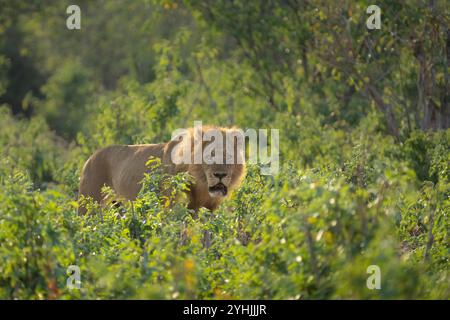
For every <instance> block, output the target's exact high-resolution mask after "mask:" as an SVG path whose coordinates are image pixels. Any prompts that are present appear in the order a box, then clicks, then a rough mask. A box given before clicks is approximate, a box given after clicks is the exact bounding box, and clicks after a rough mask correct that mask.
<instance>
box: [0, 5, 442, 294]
mask: <svg viewBox="0 0 450 320" xmlns="http://www.w3.org/2000/svg"><path fill="white" fill-rule="evenodd" d="M73 2H74V1H57V2H55V1H50V0H46V1H39V2H36V3H34V2H33V1H31V2H30V1H12V0H0V8H1V11H0V104H1V106H0V157H1V159H0V298H6V299H12V298H19V299H20V298H31V299H44V298H57V299H64V298H92V299H94V298H169V299H171V298H247V299H248V298H266V299H272V298H273V299H288V298H292V299H312V298H385V299H398V298H439V299H448V298H449V293H450V292H449V290H450V288H449V286H448V265H449V261H448V260H449V252H448V250H449V244H448V228H449V220H448V215H449V212H450V130H449V125H450V106H449V92H450V90H449V73H448V71H449V65H448V62H449V58H450V56H449V55H450V53H449V52H450V31H449V25H450V21H449V8H448V4H447V3H446V1H443V0H442V1H438V0H436V1H424V0H412V1H398V2H396V3H392V2H386V3H384V2H383V3H380V4H379V6H380V7H381V10H382V14H381V29H380V30H368V29H367V28H366V19H367V18H368V16H369V14H367V13H366V8H367V7H368V6H369V5H370V4H371V3H369V2H367V1H330V0H319V1H296V0H281V1H272V0H267V1H244V0H242V1H241V0H234V1H217V0H214V1H212V0H211V1H209V0H208V1H197V0H186V1H184V2H180V1H166V0H163V1H158V0H136V1H119V0H117V1H116V0H104V1H103V0H99V1H88V0H79V1H76V3H77V4H78V5H79V6H80V8H81V30H68V29H67V28H66V18H67V14H66V8H67V6H68V5H69V4H73ZM194 120H202V121H203V122H204V123H209V124H215V125H222V126H231V125H236V126H240V127H242V128H244V129H246V128H255V129H259V128H265V129H279V130H280V165H281V166H280V172H279V174H277V175H275V176H273V177H271V176H263V175H261V174H260V171H259V168H258V166H250V167H249V169H248V173H247V177H246V179H245V182H244V184H243V186H242V187H241V188H240V189H239V190H237V191H236V192H235V193H234V194H233V196H232V197H231V198H230V199H229V200H227V201H226V202H225V203H224V204H223V205H222V206H221V207H220V209H219V210H218V211H217V212H215V213H214V214H211V213H209V212H207V211H206V210H205V211H201V212H200V213H199V217H198V219H193V218H192V215H191V214H190V212H189V211H188V210H187V208H185V207H184V206H183V205H181V204H180V205H177V206H175V207H169V206H167V205H166V203H167V201H165V200H164V201H163V200H161V198H160V193H159V187H158V186H159V185H160V181H161V180H162V179H165V180H168V181H169V183H171V184H172V185H173V186H174V188H175V189H176V190H179V191H180V192H182V190H184V189H185V188H186V187H187V186H188V180H187V179H188V177H186V176H183V175H180V176H177V177H173V178H170V177H165V176H163V175H161V174H154V175H151V176H148V177H147V178H146V179H145V183H144V188H143V189H142V192H141V194H140V196H139V198H138V199H137V200H136V201H135V202H134V203H133V205H130V206H125V207H122V208H116V207H114V206H113V207H111V208H107V209H105V210H103V213H102V214H99V213H98V211H99V210H98V208H97V207H96V206H95V204H91V211H92V214H90V215H86V216H78V215H77V213H76V207H77V203H76V193H77V184H78V176H79V172H80V168H81V166H82V164H83V162H84V161H85V160H86V159H87V157H88V156H89V155H90V154H91V153H92V152H93V151H94V150H95V149H97V148H99V147H103V146H106V145H109V144H114V143H124V144H131V143H147V142H163V141H167V140H168V139H169V138H170V135H171V132H172V130H174V129H176V128H183V127H188V126H192V125H193V121H194ZM174 196H175V195H174ZM205 231H210V232H211V234H212V244H211V246H210V247H209V248H204V247H203V246H202V237H203V234H204V232H205ZM182 234H183V237H181V235H182ZM69 265H78V266H79V267H80V268H81V281H82V283H81V288H80V289H79V290H78V289H74V290H69V289H68V288H67V287H66V280H67V277H68V275H67V274H66V270H67V268H68V266H69ZM370 265H378V266H379V267H380V269H381V274H382V284H381V290H369V289H368V288H367V286H366V279H367V278H368V277H369V274H367V272H366V270H367V267H368V266H370Z"/></svg>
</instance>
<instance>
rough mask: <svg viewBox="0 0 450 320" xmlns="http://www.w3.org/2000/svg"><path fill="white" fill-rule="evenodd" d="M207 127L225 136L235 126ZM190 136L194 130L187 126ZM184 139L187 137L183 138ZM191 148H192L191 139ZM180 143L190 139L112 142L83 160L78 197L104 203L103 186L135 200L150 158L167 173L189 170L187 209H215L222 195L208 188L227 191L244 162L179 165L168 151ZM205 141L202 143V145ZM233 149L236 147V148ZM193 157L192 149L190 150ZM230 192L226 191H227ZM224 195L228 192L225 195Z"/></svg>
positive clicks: (238, 178) (238, 179) (81, 210)
mask: <svg viewBox="0 0 450 320" xmlns="http://www.w3.org/2000/svg"><path fill="white" fill-rule="evenodd" d="M209 129H219V130H220V132H221V133H222V135H223V136H224V135H225V133H226V132H227V131H230V130H237V129H225V128H214V127H203V132H205V131H207V130H209ZM189 132H190V136H191V137H192V136H193V130H192V129H190V131H189ZM186 140H187V139H186ZM190 141H191V150H193V143H192V142H193V139H190ZM179 143H189V141H181V142H179V141H170V142H168V143H163V144H141V145H115V146H110V147H106V148H104V149H100V150H98V151H96V152H95V153H94V154H93V155H92V156H91V157H90V158H89V159H88V160H87V161H86V163H85V165H84V167H83V170H82V173H81V177H80V186H79V197H81V196H83V197H91V198H92V199H94V200H95V201H97V202H99V203H100V204H103V202H104V200H105V199H104V197H103V195H102V193H101V189H102V187H103V186H108V187H110V188H112V189H113V190H114V191H115V193H116V195H117V196H118V198H119V199H126V200H134V199H135V198H136V196H137V194H138V193H139V191H140V189H141V181H142V179H143V178H144V173H145V172H148V171H149V168H148V167H147V166H146V162H147V161H148V159H149V158H151V157H157V158H160V159H161V160H162V165H163V169H164V170H165V172H167V173H169V174H172V175H174V174H177V173H179V172H189V174H191V175H192V176H193V177H194V180H195V182H194V183H193V185H192V186H191V190H190V193H189V205H188V207H189V208H190V209H194V210H198V209H199V208H200V207H205V208H207V209H210V210H214V209H216V208H217V207H218V206H219V204H220V203H221V201H222V200H223V198H224V197H223V196H216V195H215V194H213V195H214V196H212V195H211V193H210V189H209V188H210V187H213V186H214V185H216V184H217V183H218V182H222V183H223V184H224V185H225V186H226V187H227V188H228V190H229V191H231V190H232V189H233V188H235V187H236V186H237V185H238V184H239V183H240V182H241V180H242V177H243V175H244V171H245V164H204V163H203V164H179V165H176V164H174V163H173V162H172V159H171V152H172V150H173V149H174V147H175V146H177V145H178V144H179ZM207 144H208V143H205V142H204V143H203V147H205V146H206V145H207ZM235 150H236V149H235ZM192 156H194V155H193V152H192ZM217 172H223V173H226V176H225V177H224V178H222V179H221V180H220V179H219V178H217V177H216V176H214V173H216V175H217ZM228 194H229V192H228ZM228 194H227V195H228ZM78 212H79V213H85V212H86V208H85V207H84V206H83V205H82V204H81V203H80V206H79V209H78Z"/></svg>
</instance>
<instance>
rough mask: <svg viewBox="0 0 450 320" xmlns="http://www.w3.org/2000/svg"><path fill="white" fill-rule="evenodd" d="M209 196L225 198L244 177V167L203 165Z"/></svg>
mask: <svg viewBox="0 0 450 320" xmlns="http://www.w3.org/2000/svg"><path fill="white" fill-rule="evenodd" d="M202 170H203V172H204V174H205V178H206V183H207V186H208V192H209V195H210V196H211V197H213V198H216V197H225V196H227V195H228V191H229V189H230V188H231V187H233V186H234V185H235V184H236V182H237V181H236V180H237V177H240V176H241V175H242V170H243V166H242V165H234V164H231V165H230V164H212V165H206V164H204V165H202Z"/></svg>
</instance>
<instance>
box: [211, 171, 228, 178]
mask: <svg viewBox="0 0 450 320" xmlns="http://www.w3.org/2000/svg"><path fill="white" fill-rule="evenodd" d="M226 176H227V174H226V173H223V172H214V177H216V178H219V179H222V178H225V177H226Z"/></svg>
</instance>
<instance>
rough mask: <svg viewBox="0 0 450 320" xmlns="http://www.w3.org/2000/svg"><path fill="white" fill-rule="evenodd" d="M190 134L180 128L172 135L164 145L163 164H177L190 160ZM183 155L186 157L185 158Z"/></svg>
mask: <svg viewBox="0 0 450 320" xmlns="http://www.w3.org/2000/svg"><path fill="white" fill-rule="evenodd" d="M190 141H191V138H190V134H189V132H188V131H187V130H182V131H180V132H177V133H175V134H174V135H173V137H172V139H171V140H170V141H169V142H168V143H167V144H166V146H165V147H164V155H163V159H162V162H163V164H164V165H179V164H182V163H189V161H190V149H191V147H190ZM185 157H188V158H187V159H185Z"/></svg>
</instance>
